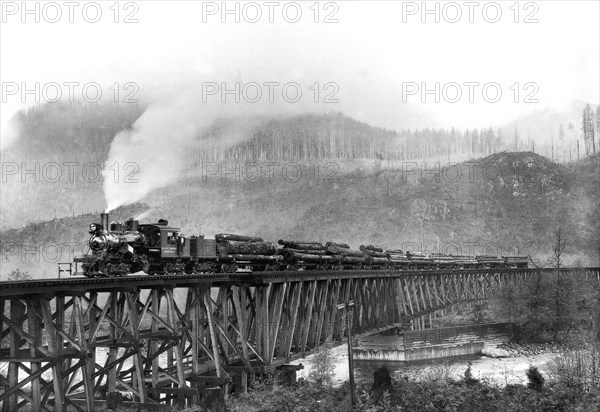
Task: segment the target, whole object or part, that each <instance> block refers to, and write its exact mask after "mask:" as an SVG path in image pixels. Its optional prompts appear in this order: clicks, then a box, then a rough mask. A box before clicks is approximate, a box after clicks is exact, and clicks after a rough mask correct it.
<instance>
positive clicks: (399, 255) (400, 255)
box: [384, 249, 408, 262]
mask: <svg viewBox="0 0 600 412" xmlns="http://www.w3.org/2000/svg"><path fill="white" fill-rule="evenodd" d="M384 253H385V254H386V256H387V257H388V259H389V260H390V261H391V262H408V259H407V257H406V255H405V254H404V252H402V250H400V249H389V250H386V251H385V252H384Z"/></svg>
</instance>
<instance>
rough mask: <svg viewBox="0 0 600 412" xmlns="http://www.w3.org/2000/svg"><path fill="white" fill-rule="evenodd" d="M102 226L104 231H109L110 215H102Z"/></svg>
mask: <svg viewBox="0 0 600 412" xmlns="http://www.w3.org/2000/svg"><path fill="white" fill-rule="evenodd" d="M100 224H101V225H102V230H109V227H108V213H100Z"/></svg>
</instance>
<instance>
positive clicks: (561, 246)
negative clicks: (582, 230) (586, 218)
mask: <svg viewBox="0 0 600 412" xmlns="http://www.w3.org/2000/svg"><path fill="white" fill-rule="evenodd" d="M566 249H567V232H566V231H565V230H564V229H563V228H562V227H561V226H559V227H558V228H557V229H555V230H554V246H553V247H552V253H553V255H552V257H551V258H550V261H551V262H552V265H553V266H555V267H556V268H557V269H560V267H561V265H562V263H563V255H564V253H565V250H566Z"/></svg>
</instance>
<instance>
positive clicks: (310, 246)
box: [277, 239, 326, 250]
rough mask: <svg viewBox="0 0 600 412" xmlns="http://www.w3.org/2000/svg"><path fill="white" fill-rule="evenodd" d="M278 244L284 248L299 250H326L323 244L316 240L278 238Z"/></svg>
mask: <svg viewBox="0 0 600 412" xmlns="http://www.w3.org/2000/svg"><path fill="white" fill-rule="evenodd" d="M277 243H279V244H280V245H282V246H284V247H285V248H291V249H299V250H326V248H325V247H324V246H323V244H321V243H318V242H297V241H295V240H281V239H280V240H279V242H277Z"/></svg>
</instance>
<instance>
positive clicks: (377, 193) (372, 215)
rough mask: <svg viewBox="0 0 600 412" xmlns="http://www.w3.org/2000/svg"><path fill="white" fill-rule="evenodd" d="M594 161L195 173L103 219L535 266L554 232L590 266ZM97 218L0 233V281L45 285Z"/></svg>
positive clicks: (521, 158)
mask: <svg viewBox="0 0 600 412" xmlns="http://www.w3.org/2000/svg"><path fill="white" fill-rule="evenodd" d="M598 160H599V157H598V155H596V156H595V157H593V158H590V159H586V160H585V161H581V162H578V163H574V164H572V165H569V166H561V165H558V164H556V163H553V162H551V161H550V160H548V159H547V158H544V157H541V156H539V155H536V154H533V153H527V152H524V153H508V152H503V153H498V154H494V155H490V156H487V157H485V158H482V159H474V160H471V161H469V162H465V163H460V164H458V165H457V166H456V165H454V166H452V167H445V165H444V164H440V167H439V168H438V169H437V171H435V170H436V165H435V163H428V164H426V165H425V169H423V170H424V171H425V172H424V173H423V174H422V173H421V170H420V166H422V165H421V164H419V163H415V162H406V163H401V164H396V166H395V167H390V168H388V167H384V165H381V166H379V167H374V166H371V167H368V168H362V169H361V170H356V161H346V162H343V161H340V162H339V164H338V166H339V168H338V169H337V170H338V171H337V172H336V174H335V175H331V176H327V175H325V174H320V175H315V173H314V170H316V168H315V163H296V164H297V165H298V167H301V168H302V169H303V170H304V171H305V172H306V173H305V174H303V177H302V178H301V179H299V180H297V181H294V182H292V181H290V180H289V179H286V178H284V177H283V175H282V174H281V170H280V169H274V173H273V180H272V181H269V180H268V179H263V180H262V181H257V182H254V183H247V182H246V183H244V182H242V181H239V180H236V176H235V175H233V174H230V175H225V177H224V179H221V176H220V175H215V176H209V177H208V178H207V179H204V181H203V178H202V176H201V175H199V174H198V175H196V176H188V177H186V178H185V179H183V180H182V181H180V182H179V183H178V184H176V185H172V186H169V187H167V188H164V189H161V190H158V191H156V192H154V193H153V195H152V196H150V197H149V198H148V199H147V202H146V203H145V204H135V205H132V206H127V207H122V208H119V209H117V210H115V211H114V212H112V213H111V220H113V219H114V220H124V219H126V218H127V217H131V216H135V217H141V218H142V220H143V221H156V220H158V219H159V218H166V219H168V220H169V221H170V223H171V224H173V225H176V226H180V227H181V228H182V230H183V232H184V233H185V234H187V235H191V234H204V235H206V236H207V237H212V236H214V234H216V233H220V232H226V233H227V232H230V233H243V234H250V235H259V236H262V237H264V238H265V239H267V240H269V241H277V240H278V239H281V238H291V239H299V240H310V241H321V242H325V241H330V240H333V241H344V242H348V243H349V244H350V245H351V246H353V247H358V246H359V245H360V244H369V243H372V244H380V245H382V246H384V247H394V248H395V247H400V248H402V249H404V250H407V249H408V250H413V251H414V250H424V251H425V252H428V253H431V252H436V251H442V252H446V253H453V254H493V255H531V256H532V258H533V259H534V261H535V262H536V263H537V264H540V265H544V264H545V263H546V261H547V258H548V256H549V253H550V251H551V245H552V242H553V234H552V231H553V229H554V228H556V227H558V226H562V227H563V228H566V229H567V230H568V232H569V235H570V241H569V246H568V259H567V262H568V264H583V265H597V264H598V256H599V252H600V251H599V250H598V245H600V236H599V235H600V227H599V226H598V222H600V212H599V208H598V204H600V202H599V200H600V193H599V189H598V188H599V187H600V179H599V177H598V176H599V173H598V172H599V168H598ZM333 164H334V163H329V167H333V166H332V165H333ZM415 164H416V165H417V169H414V168H413V166H414V165H415ZM324 165H325V164H320V166H321V167H323V166H324ZM349 166H352V167H349ZM310 168H312V169H310ZM309 169H310V170H312V171H311V172H309ZM458 169H460V170H461V172H460V173H461V174H460V175H459V174H458V172H457V171H458ZM427 171H429V172H427ZM98 218H99V216H98V215H97V214H96V213H92V214H85V215H81V216H75V217H68V218H61V219H53V220H51V221H46V222H41V223H35V224H29V225H27V226H26V227H24V228H22V229H12V230H5V231H2V233H1V235H0V239H1V241H2V250H3V251H4V252H5V253H3V258H4V259H3V263H2V265H3V270H2V273H3V276H7V274H8V273H10V271H12V270H13V269H16V268H20V269H21V270H28V271H30V273H34V274H36V276H38V275H40V274H44V276H55V275H56V263H57V262H58V261H69V260H70V259H69V258H70V257H72V255H73V254H75V255H77V254H81V253H83V252H84V249H85V242H86V240H87V238H88V234H87V227H88V225H89V223H91V222H96V221H98ZM49 245H50V246H49ZM56 245H58V246H56ZM15 248H17V249H15ZM19 248H20V249H19ZM55 249H56V250H60V252H61V256H60V257H57V256H56V252H55ZM36 256H37V261H36Z"/></svg>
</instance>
